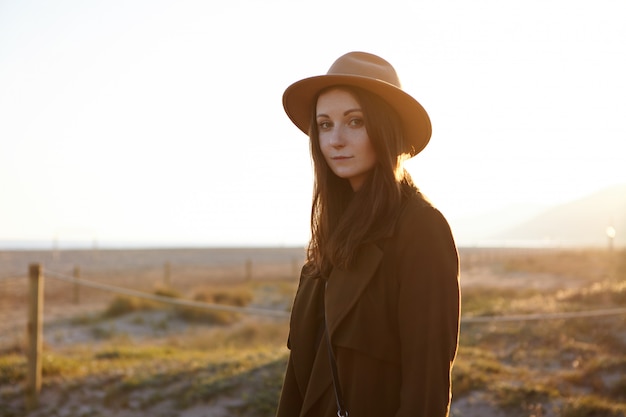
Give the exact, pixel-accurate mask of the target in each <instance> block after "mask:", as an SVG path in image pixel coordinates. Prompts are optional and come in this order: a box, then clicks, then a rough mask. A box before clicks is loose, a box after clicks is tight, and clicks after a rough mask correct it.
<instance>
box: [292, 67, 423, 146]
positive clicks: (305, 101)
mask: <svg viewBox="0 0 626 417" xmlns="http://www.w3.org/2000/svg"><path fill="white" fill-rule="evenodd" d="M341 85H344V86H354V87H360V88H363V89H364V90H367V91H370V92H372V93H374V94H376V95H378V96H379V97H381V98H382V99H383V100H385V102H387V104H389V105H390V106H391V107H392V108H393V109H394V110H395V111H396V113H398V116H399V117H400V121H401V123H402V127H403V131H404V140H405V141H406V142H407V146H408V149H407V152H408V153H409V154H410V155H411V156H415V155H417V154H418V153H419V152H421V151H422V150H423V149H424V148H425V147H426V145H427V144H428V142H429V140H430V136H431V134H432V126H431V123H430V117H428V113H426V110H424V108H423V107H422V105H421V104H420V103H419V102H418V101H417V100H415V99H414V98H413V97H412V96H410V95H409V94H407V93H405V92H404V91H403V90H401V89H400V88H398V87H396V86H395V85H393V84H390V83H387V82H385V81H382V80H377V79H373V78H369V77H361V76H358V75H319V76H316V77H310V78H305V79H303V80H300V81H297V82H295V83H293V84H291V85H290V86H289V87H287V89H286V90H285V92H284V94H283V107H284V109H285V112H286V113H287V116H289V118H290V119H291V121H292V122H293V123H294V124H295V125H296V126H297V127H298V128H299V129H300V130H301V131H302V132H304V133H305V134H307V135H308V134H309V128H310V122H311V115H312V112H313V108H312V106H313V105H314V100H315V98H316V96H317V94H318V93H319V92H320V91H321V90H323V89H325V88H329V87H333V86H341Z"/></svg>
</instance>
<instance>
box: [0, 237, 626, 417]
mask: <svg viewBox="0 0 626 417" xmlns="http://www.w3.org/2000/svg"><path fill="white" fill-rule="evenodd" d="M144 255H145V254H144ZM461 255H462V259H463V262H464V265H465V267H464V268H463V271H464V277H463V280H464V285H463V313H464V315H465V316H491V315H496V316H497V315H510V314H525V313H542V312H543V313H551V312H559V311H579V310H586V309H596V308H608V307H618V306H619V307H624V306H626V252H621V253H613V254H609V253H606V252H604V251H596V250H587V251H582V250H575V251H568V250H548V251H539V250H530V251H529V250H526V251H515V250H511V249H508V250H493V251H487V250H485V251H482V252H480V251H478V250H472V251H471V252H462V254H461ZM146 256H147V255H146ZM127 262H130V261H127ZM116 265H117V268H118V269H117V270H116V273H117V274H119V276H117V277H115V278H113V274H112V273H111V272H110V271H108V272H106V271H105V272H103V271H100V272H98V273H94V275H95V276H97V277H98V279H104V277H105V275H106V276H108V275H107V274H111V277H110V282H116V283H118V284H119V285H124V286H126V287H129V288H134V289H140V290H143V291H148V292H150V293H157V294H159V295H163V296H167V297H175V298H184V299H195V300H202V301H207V302H211V303H224V304H229V305H240V306H255V307H264V308H273V309H278V310H282V311H287V310H288V309H289V307H290V305H291V300H292V298H293V295H294V292H295V289H296V283H297V280H296V279H295V278H294V277H293V276H288V275H289V273H288V272H287V271H293V264H292V262H291V260H290V259H286V261H285V262H284V263H283V264H282V266H281V265H278V264H275V265H272V266H271V267H270V266H268V267H267V270H263V271H262V270H261V268H258V269H257V273H256V276H257V278H254V277H253V278H252V279H247V278H249V277H246V275H245V269H243V268H240V270H243V271H244V272H242V273H240V274H239V275H233V276H232V277H231V278H228V279H225V278H224V276H223V275H220V274H223V273H224V268H225V266H224V265H220V266H216V270H219V274H218V275H219V278H216V277H215V276H212V275H211V274H210V272H206V274H199V273H198V268H197V267H194V268H195V269H194V268H192V267H188V266H185V265H179V266H177V267H176V268H171V270H170V271H171V272H172V274H171V276H170V282H169V285H167V284H166V283H165V282H164V280H163V279H162V278H163V277H162V276H159V274H158V272H157V270H158V268H157V267H155V266H151V267H149V268H148V269H146V270H142V269H141V268H138V267H133V268H128V269H123V268H121V267H120V265H123V263H119V262H118V263H117V264H116ZM192 270H193V273H192V274H191V275H192V276H184V275H177V274H175V273H174V271H179V273H180V271H192ZM209 270H210V268H209V267H208V266H207V267H206V271H209ZM146 271H148V272H146ZM150 271H151V272H150ZM268 271H273V272H268ZM276 271H283V272H284V273H285V274H286V275H282V273H280V274H277V275H273V274H274V273H276ZM83 277H84V278H85V279H87V274H86V273H84V274H83ZM202 277H204V278H202ZM107 282H109V281H107ZM46 284H47V288H46V303H47V306H46V316H47V322H46V337H45V340H46V345H45V357H44V360H43V375H44V387H43V390H42V397H41V402H42V405H41V407H40V409H38V410H36V411H33V412H30V413H26V412H25V410H24V404H23V392H22V389H23V384H24V379H25V370H26V362H25V359H24V354H23V352H24V342H23V338H21V337H18V336H16V335H17V333H16V334H15V335H14V336H12V333H11V332H9V333H8V335H9V336H8V337H4V338H1V339H0V342H1V343H0V353H1V355H0V404H1V406H0V416H2V417H15V416H28V417H39V416H44V415H45V416H61V415H63V416H109V415H118V416H124V417H133V416H144V415H151V416H157V417H159V416H163V417H164V416H174V415H180V414H181V413H182V412H183V411H184V412H185V413H186V414H185V415H186V416H205V415H213V416H222V415H223V416H226V415H228V416H237V415H245V416H252V417H254V416H259V417H261V416H272V415H273V412H274V408H275V406H276V402H277V398H278V392H279V389H280V384H281V381H282V374H283V371H284V366H285V360H286V357H287V356H286V355H287V350H286V348H285V341H286V337H287V320H283V319H271V318H261V317H251V316H242V315H239V316H232V315H231V317H230V318H229V319H228V320H227V322H226V324H224V323H223V322H222V323H221V324H219V323H220V321H219V320H213V319H212V318H211V317H210V316H208V315H205V313H207V310H199V309H192V310H189V311H187V312H185V313H181V310H180V309H178V308H175V307H168V306H166V305H163V304H158V303H154V302H145V301H139V300H138V299H134V300H133V299H127V298H122V297H116V296H115V295H112V294H102V293H99V294H97V292H91V291H87V290H85V291H84V292H81V302H80V304H78V305H76V304H75V303H74V300H73V296H72V291H71V289H72V286H70V285H69V284H66V283H63V282H55V281H54V280H52V279H48V280H47V283H46ZM48 284H49V285H48ZM0 285H2V284H1V283H0ZM20 285H22V284H21V283H20V284H11V285H8V286H5V287H2V286H0V312H2V314H7V313H8V312H9V311H10V308H11V307H8V306H12V307H13V308H15V307H16V306H17V305H19V303H18V302H16V301H15V300H21V303H23V302H24V301H25V299H24V298H23V295H22V291H24V290H25V286H20ZM81 291H82V290H81ZM94 291H95V290H94ZM22 305H23V304H22ZM23 313H24V312H23ZM16 317H18V315H16ZM3 334H5V333H3ZM20 334H21V333H20ZM625 375H626V315H618V316H610V317H596V318H579V319H573V320H542V321H523V322H501V323H474V324H463V326H462V331H461V345H460V349H459V354H458V358H457V363H456V365H455V368H454V373H453V390H454V401H453V407H452V416H458V417H473V416H481V417H490V416H491V417H496V416H498V417H499V416H513V417H517V416H519V417H528V416H535V417H548V416H552V417H592V416H600V417H601V416H622V417H623V416H626V377H625Z"/></svg>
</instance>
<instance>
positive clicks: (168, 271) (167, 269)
mask: <svg viewBox="0 0 626 417" xmlns="http://www.w3.org/2000/svg"><path fill="white" fill-rule="evenodd" d="M171 275H172V265H171V264H170V263H169V262H165V265H163V281H164V282H165V287H166V288H170V277H171Z"/></svg>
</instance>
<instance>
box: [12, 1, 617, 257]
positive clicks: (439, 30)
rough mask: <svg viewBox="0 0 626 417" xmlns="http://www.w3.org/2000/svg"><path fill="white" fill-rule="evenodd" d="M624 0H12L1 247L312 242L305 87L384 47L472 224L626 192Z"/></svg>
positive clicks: (431, 164)
mask: <svg viewBox="0 0 626 417" xmlns="http://www.w3.org/2000/svg"><path fill="white" fill-rule="evenodd" d="M625 21H626V3H624V1H623V0H599V1H594V2H590V1H587V0H584V1H583V0H523V1H521V0H520V1H503V0H476V1H471V2H470V1H464V0H458V1H452V0H429V1H414V0H407V1H394V0H388V1H384V2H383V1H379V2H369V1H363V0H354V1H336V0H320V1H316V2H309V1H306V2H305V1H295V0H265V1H256V0H234V1H207V0H177V1H170V2H167V1H154V0H145V1H140V0H127V1H122V0H119V1H106V2H105V1H86V0H74V1H71V0H66V1H55V2H49V1H43V0H20V1H17V0H12V1H11V0H0V240H24V239H37V240H46V241H52V240H53V239H55V238H56V239H57V240H58V241H60V242H63V241H64V240H72V239H81V240H86V241H92V240H97V241H98V242H99V243H100V244H101V245H103V246H104V245H106V242H142V243H152V244H162V243H166V244H197V245H294V244H296V245H299V244H305V242H306V241H307V239H308V221H309V208H310V197H311V183H312V175H311V165H310V160H309V154H308V144H307V138H306V137H305V136H304V135H303V134H302V133H300V131H299V130H297V129H296V128H295V127H294V126H292V125H291V123H290V122H289V120H288V118H287V116H286V115H285V114H284V112H283V109H282V104H281V96H282V93H283V91H284V89H285V88H286V87H287V86H288V85H289V84H290V83H292V82H294V81H296V80H298V79H301V78H304V77H307V76H312V75H319V74H323V73H325V72H326V70H327V69H328V67H329V66H330V65H331V64H332V62H333V61H334V60H335V59H336V58H337V57H339V56H340V55H342V54H343V53H345V52H348V51H352V50H364V51H368V52H373V53H375V54H378V55H380V56H382V57H384V58H385V59H387V60H388V61H390V62H391V63H392V64H393V65H394V66H395V68H396V69H397V71H398V73H399V75H400V78H401V80H402V82H403V86H404V88H405V90H407V91H408V92H409V93H411V94H412V95H413V96H414V97H416V98H417V99H418V101H420V102H421V103H422V104H423V105H424V107H425V108H426V109H427V111H428V112H429V114H430V116H431V119H432V122H433V137H432V140H431V143H430V145H429V146H428V147H427V148H426V150H425V151H424V152H422V153H421V154H420V155H418V156H417V157H416V158H414V159H413V160H412V161H411V163H410V165H409V170H410V172H411V173H412V175H413V177H414V180H415V181H416V183H417V184H418V185H419V186H420V188H422V190H423V191H424V192H425V193H426V194H427V195H429V196H430V197H431V199H432V200H433V201H434V202H435V204H436V205H437V206H438V207H439V208H440V209H441V210H442V212H443V213H444V214H445V215H446V216H447V217H448V219H449V220H450V222H451V224H452V226H453V227H454V224H455V222H456V221H459V219H462V218H464V217H467V216H471V215H474V214H478V213H483V212H487V211H491V210H495V209H499V208H503V207H507V206H510V205H512V204H526V203H531V204H543V205H551V204H557V203H561V202H565V201H569V200H572V199H576V198H578V197H582V196H584V195H586V194H589V193H591V192H594V191H596V190H599V189H601V188H604V187H606V186H610V185H613V184H617V183H624V182H626V163H625V161H624V160H625V156H626V150H625V149H626V146H625V144H626V75H625V74H626V53H625V51H626V25H625V24H624V22H625Z"/></svg>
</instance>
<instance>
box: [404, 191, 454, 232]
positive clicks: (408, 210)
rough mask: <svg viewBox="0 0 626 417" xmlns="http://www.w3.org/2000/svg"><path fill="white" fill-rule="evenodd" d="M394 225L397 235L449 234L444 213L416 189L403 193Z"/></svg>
mask: <svg viewBox="0 0 626 417" xmlns="http://www.w3.org/2000/svg"><path fill="white" fill-rule="evenodd" d="M396 227H397V228H396V235H397V236H399V237H407V238H411V237H413V238H416V237H419V236H424V235H431V236H432V235H433V234H441V233H443V234H450V226H449V224H448V221H447V220H446V218H445V217H444V215H443V214H442V213H441V211H439V209H438V208H437V207H435V205H434V204H433V203H432V202H431V201H430V200H429V199H428V198H427V197H426V196H425V195H424V194H422V193H421V192H420V191H419V190H418V189H415V190H414V191H413V192H412V193H410V194H408V195H405V200H404V202H403V205H402V209H401V211H400V214H399V216H398V222H397V224H396Z"/></svg>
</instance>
